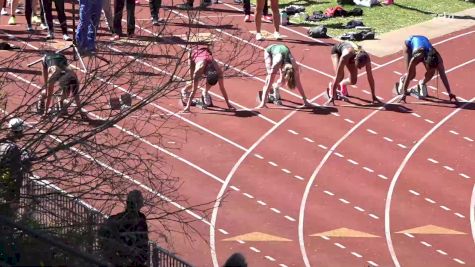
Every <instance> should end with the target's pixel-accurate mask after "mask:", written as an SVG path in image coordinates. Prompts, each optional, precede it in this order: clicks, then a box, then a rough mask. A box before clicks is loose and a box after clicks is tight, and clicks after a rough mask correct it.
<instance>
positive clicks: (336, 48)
mask: <svg viewBox="0 0 475 267" xmlns="http://www.w3.org/2000/svg"><path fill="white" fill-rule="evenodd" d="M331 54H332V55H335V54H336V55H338V56H341V51H340V46H339V44H335V45H333V47H332V50H331Z"/></svg>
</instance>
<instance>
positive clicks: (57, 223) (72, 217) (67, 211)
mask: <svg viewBox="0 0 475 267" xmlns="http://www.w3.org/2000/svg"><path fill="white" fill-rule="evenodd" d="M21 196H22V198H21V204H20V207H21V209H20V216H21V217H22V218H28V219H31V220H32V221H35V222H37V224H38V225H37V227H38V228H39V229H41V230H46V231H48V233H51V234H52V235H54V236H56V237H58V238H60V239H61V240H63V241H64V242H65V243H66V244H69V245H71V246H73V247H76V248H78V249H80V250H81V251H83V252H87V253H91V254H95V255H97V256H99V257H100V251H99V246H98V244H99V242H98V240H99V238H98V230H99V227H100V226H101V225H102V223H103V222H104V221H105V219H106V218H107V216H106V215H104V214H102V213H101V212H99V211H98V210H96V209H94V208H93V207H92V206H90V205H88V204H87V203H85V202H84V201H82V200H80V199H78V198H75V197H74V196H72V195H70V194H68V193H67V192H64V191H63V190H61V188H58V187H56V186H55V185H53V184H51V183H49V182H47V181H44V180H41V179H38V177H30V178H29V179H24V185H23V187H22V189H21ZM149 252H150V255H149V259H150V261H149V266H150V267H192V265H191V264H189V263H187V262H185V261H184V260H182V259H180V258H178V257H177V256H175V255H174V254H172V253H170V252H169V251H167V250H165V249H163V248H161V247H160V246H158V245H157V244H156V243H155V242H150V250H149Z"/></svg>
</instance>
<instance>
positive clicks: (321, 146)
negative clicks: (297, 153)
mask: <svg viewBox="0 0 475 267" xmlns="http://www.w3.org/2000/svg"><path fill="white" fill-rule="evenodd" d="M318 147H319V148H321V149H327V148H328V147H326V146H324V145H318Z"/></svg>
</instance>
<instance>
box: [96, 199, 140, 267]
mask: <svg viewBox="0 0 475 267" xmlns="http://www.w3.org/2000/svg"><path fill="white" fill-rule="evenodd" d="M142 207H143V196H142V193H141V192H140V191H138V190H133V191H131V192H129V194H128V195H127V206H126V209H125V211H123V212H121V213H118V214H115V215H112V216H110V217H109V218H108V219H107V220H106V222H105V223H104V225H103V226H102V227H101V228H100V229H99V236H100V243H101V247H102V251H103V254H104V257H105V258H106V260H108V261H109V262H111V263H112V264H114V266H116V267H118V266H135V267H141V266H144V267H145V266H147V263H148V259H149V246H148V226H147V220H146V217H145V215H144V214H143V213H142V212H140V209H141V208H142Z"/></svg>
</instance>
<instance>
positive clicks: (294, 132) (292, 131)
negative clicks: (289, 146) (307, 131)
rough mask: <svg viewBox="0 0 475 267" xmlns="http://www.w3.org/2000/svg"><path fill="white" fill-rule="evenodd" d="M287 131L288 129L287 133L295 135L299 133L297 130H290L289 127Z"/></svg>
mask: <svg viewBox="0 0 475 267" xmlns="http://www.w3.org/2000/svg"><path fill="white" fill-rule="evenodd" d="M287 131H289V133H291V134H295V135H297V134H299V133H297V132H296V131H294V130H290V129H289V130H287Z"/></svg>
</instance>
